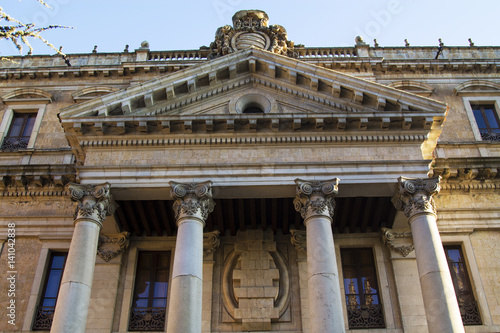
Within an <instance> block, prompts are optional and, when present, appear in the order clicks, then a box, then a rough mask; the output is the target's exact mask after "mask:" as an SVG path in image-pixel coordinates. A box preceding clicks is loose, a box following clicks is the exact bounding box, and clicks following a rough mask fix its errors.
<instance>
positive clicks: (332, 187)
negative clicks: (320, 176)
mask: <svg viewBox="0 0 500 333" xmlns="http://www.w3.org/2000/svg"><path fill="white" fill-rule="evenodd" d="M295 183H296V184H297V188H296V197H295V199H294V200H293V204H294V206H295V210H296V211H298V212H300V215H302V218H304V219H305V218H306V217H307V216H308V214H311V213H313V214H328V215H329V216H330V217H333V212H334V210H335V200H334V195H336V194H337V193H338V191H339V190H338V184H339V179H338V178H334V179H331V180H327V181H313V182H309V181H306V180H301V179H296V180H295Z"/></svg>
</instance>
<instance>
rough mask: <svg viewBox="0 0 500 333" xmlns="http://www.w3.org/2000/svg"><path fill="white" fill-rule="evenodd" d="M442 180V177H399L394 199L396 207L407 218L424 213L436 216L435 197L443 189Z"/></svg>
mask: <svg viewBox="0 0 500 333" xmlns="http://www.w3.org/2000/svg"><path fill="white" fill-rule="evenodd" d="M440 180H441V177H440V176H438V177H433V178H428V179H421V178H416V179H410V178H406V177H399V178H398V184H397V185H396V194H395V195H394V197H393V198H392V202H393V204H394V206H395V207H396V209H398V210H402V211H403V212H404V214H405V215H406V217H412V216H415V215H417V214H422V213H428V214H434V215H436V205H435V203H434V199H433V196H434V195H435V194H437V193H439V190H440V189H441V186H440V185H439V182H440Z"/></svg>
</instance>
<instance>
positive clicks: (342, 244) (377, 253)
mask: <svg viewBox="0 0 500 333" xmlns="http://www.w3.org/2000/svg"><path fill="white" fill-rule="evenodd" d="M334 244H335V253H336V256H335V257H336V260H337V268H338V269H337V270H338V274H339V284H340V292H341V293H342V295H341V297H342V309H343V314H344V323H345V325H346V331H351V329H349V326H348V323H349V320H348V318H347V306H346V299H345V295H346V294H345V289H344V272H343V271H342V261H341V256H340V250H341V249H343V248H371V249H372V252H373V260H374V261H375V273H376V274H377V279H378V283H379V297H380V304H381V305H382V311H383V316H384V321H385V328H369V329H352V331H355V332H359V333H361V332H371V331H372V330H391V329H397V327H396V323H395V321H394V320H395V317H394V315H393V314H394V311H395V310H393V303H394V302H395V300H393V295H392V294H391V289H392V288H395V286H394V285H393V282H391V281H390V279H389V276H388V275H387V267H386V265H388V264H389V263H388V261H389V260H390V257H387V256H386V254H385V252H384V248H383V245H382V243H381V241H380V238H379V237H378V235H377V237H366V238H355V239H353V238H351V237H349V236H347V235H334ZM337 254H338V255H337ZM380 286H390V287H389V288H381V287H380ZM394 304H396V303H394Z"/></svg>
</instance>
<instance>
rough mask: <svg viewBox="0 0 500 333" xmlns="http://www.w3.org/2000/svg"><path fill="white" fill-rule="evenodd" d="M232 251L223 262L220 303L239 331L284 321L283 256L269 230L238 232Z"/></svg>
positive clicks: (286, 283)
mask: <svg viewBox="0 0 500 333" xmlns="http://www.w3.org/2000/svg"><path fill="white" fill-rule="evenodd" d="M237 238H238V242H237V243H236V244H235V246H234V251H232V252H231V253H230V255H229V256H228V258H227V259H226V261H225V265H224V272H223V283H222V284H223V295H222V296H223V306H224V308H225V311H226V312H227V314H229V316H230V318H227V319H226V320H225V321H226V322H238V323H241V330H242V331H270V330H271V323H272V322H287V321H289V320H290V319H289V318H287V316H286V315H285V312H286V311H287V309H289V303H290V297H291V295H290V294H291V290H290V289H291V287H290V274H291V273H290V270H289V267H288V265H287V259H286V258H285V257H284V256H283V254H282V253H281V252H280V251H279V250H278V249H277V247H276V242H275V241H274V239H273V233H272V231H270V230H269V231H268V232H263V231H262V230H247V231H245V232H242V231H240V232H238V236H237Z"/></svg>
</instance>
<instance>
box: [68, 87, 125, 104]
mask: <svg viewBox="0 0 500 333" xmlns="http://www.w3.org/2000/svg"><path fill="white" fill-rule="evenodd" d="M115 91H118V88H114V87H106V86H98V87H87V88H83V89H80V90H77V91H75V92H73V93H72V94H71V96H72V97H73V100H74V101H75V103H80V102H84V101H87V100H91V99H94V98H97V97H100V96H104V95H107V94H109V93H112V92H115Z"/></svg>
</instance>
